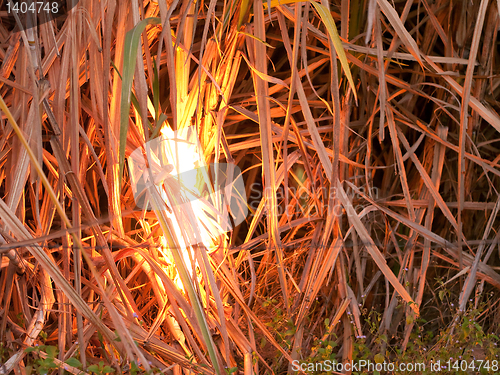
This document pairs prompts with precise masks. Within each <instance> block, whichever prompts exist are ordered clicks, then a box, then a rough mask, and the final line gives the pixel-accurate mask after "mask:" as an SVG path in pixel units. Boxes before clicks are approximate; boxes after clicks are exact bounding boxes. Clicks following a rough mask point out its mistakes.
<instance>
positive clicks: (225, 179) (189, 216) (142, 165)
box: [129, 126, 247, 289]
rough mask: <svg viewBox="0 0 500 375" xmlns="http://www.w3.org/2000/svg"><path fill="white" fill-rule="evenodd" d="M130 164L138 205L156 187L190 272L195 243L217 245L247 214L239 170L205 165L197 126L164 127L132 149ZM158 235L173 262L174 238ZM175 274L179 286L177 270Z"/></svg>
mask: <svg viewBox="0 0 500 375" xmlns="http://www.w3.org/2000/svg"><path fill="white" fill-rule="evenodd" d="M129 168H130V172H131V173H130V175H131V182H132V189H133V192H134V197H135V200H136V205H137V206H138V207H140V208H143V209H151V199H152V198H153V197H152V196H151V190H149V189H154V190H155V192H156V193H158V196H159V198H160V199H159V200H160V203H162V204H164V206H163V207H160V209H161V210H162V211H163V213H164V215H165V216H166V218H167V219H168V222H169V229H170V232H171V234H172V235H173V237H175V238H174V239H173V242H174V243H175V246H176V247H177V248H178V249H180V253H181V254H182V260H183V263H184V266H185V268H186V270H187V271H188V272H189V273H190V274H192V273H193V270H194V269H195V268H196V264H197V263H196V260H195V259H194V253H193V251H192V249H193V247H194V246H197V245H203V246H204V247H205V248H206V249H207V251H208V252H211V251H213V250H215V249H217V248H218V246H219V245H220V244H221V243H222V242H225V241H227V236H226V234H225V233H226V232H227V231H228V230H231V229H232V227H233V225H237V224H239V223H241V222H242V221H243V220H244V218H245V216H246V213H247V206H246V199H245V198H246V197H245V189H244V183H243V180H242V178H241V171H240V170H239V168H238V167H236V166H235V165H233V164H229V163H228V164H226V163H214V164H209V165H206V164H205V162H204V160H203V152H202V148H201V144H200V142H199V139H198V136H197V132H196V127H195V126H190V127H184V128H181V129H179V130H177V131H175V132H174V131H173V130H172V129H171V128H170V127H168V126H166V127H164V128H163V129H162V131H161V136H160V137H158V138H155V139H153V140H151V141H149V142H147V143H146V144H145V147H144V148H138V149H136V150H135V151H134V152H133V153H132V154H131V155H130V157H129ZM159 240H160V244H161V246H159V249H158V250H159V252H160V253H161V254H162V256H163V257H164V259H165V261H166V263H168V264H170V265H172V266H173V265H174V262H173V260H172V254H171V249H170V248H171V247H172V243H170V244H169V242H168V241H167V239H166V237H165V236H160V239H159ZM190 248H191V250H189V249H190ZM174 280H175V282H176V284H177V286H179V288H180V289H183V288H182V283H181V281H180V279H179V275H178V274H177V275H176V276H175V278H174Z"/></svg>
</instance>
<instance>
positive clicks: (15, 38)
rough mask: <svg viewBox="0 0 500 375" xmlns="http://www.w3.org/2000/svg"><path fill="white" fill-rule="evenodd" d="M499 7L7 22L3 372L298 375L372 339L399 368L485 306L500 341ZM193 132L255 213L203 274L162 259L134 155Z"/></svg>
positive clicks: (420, 5) (109, 15) (154, 7)
mask: <svg viewBox="0 0 500 375" xmlns="http://www.w3.org/2000/svg"><path fill="white" fill-rule="evenodd" d="M73 1H74V0H73ZM4 2H5V1H4ZM269 6H270V7H269ZM497 6H498V4H497V2H495V1H487V0H481V1H480V0H472V1H465V0H464V1H446V0H435V1H429V0H421V1H420V0H415V1H414V0H408V1H393V2H388V1H387V0H364V1H363V0H345V1H340V0H331V1H330V2H328V0H321V2H317V3H316V2H297V3H295V2H292V1H282V2H281V3H280V2H279V1H277V0H273V1H269V2H267V3H265V2H264V3H263V2H262V0H254V1H253V2H250V1H248V0H242V1H241V2H240V1H224V2H223V1H217V0H211V1H210V2H208V1H201V2H195V1H190V0H182V1H179V0H173V1H171V0H167V1H166V2H165V1H163V0H159V1H158V2H156V1H153V0H145V1H143V2H142V1H116V0H102V1H99V0H80V1H79V2H78V4H77V5H76V6H75V7H73V8H72V9H71V10H70V11H69V12H68V16H67V17H63V18H59V19H57V20H55V21H50V22H45V23H42V24H40V25H38V26H37V27H35V28H32V29H30V30H27V31H20V30H19V27H18V26H17V25H16V23H15V22H13V21H12V20H11V19H10V18H8V17H7V16H6V14H2V13H0V21H1V22H0V42H1V44H0V61H1V68H0V96H1V97H2V98H3V102H1V103H0V105H1V107H0V111H1V119H0V235H1V236H0V241H1V243H2V244H1V245H0V249H1V250H0V259H1V261H0V264H1V276H0V342H1V347H0V349H1V350H0V363H4V366H3V367H0V374H5V373H9V372H10V370H15V371H16V374H24V373H27V372H26V371H27V370H26V367H25V366H26V365H28V364H30V366H32V367H33V366H34V368H35V370H36V371H40V372H43V371H48V370H46V369H45V368H44V367H43V366H44V365H43V363H41V362H36V361H35V359H37V358H40V357H42V358H44V357H47V356H48V358H50V359H51V360H52V363H54V364H55V366H56V367H59V368H60V366H62V365H61V362H59V361H67V360H68V359H70V358H72V359H74V360H75V359H77V361H68V362H67V363H68V364H67V365H65V366H66V369H67V371H69V372H71V373H74V374H76V373H79V370H78V369H76V367H78V366H79V362H81V363H84V364H86V366H83V367H81V368H80V369H83V370H85V369H87V368H88V365H92V364H94V365H96V364H98V363H99V362H100V361H102V362H103V364H104V365H106V366H110V367H105V368H103V367H102V365H103V364H101V367H100V370H99V371H101V372H100V373H105V370H106V371H107V370H109V371H111V369H114V370H115V371H117V372H118V373H122V372H123V373H128V372H134V371H135V369H137V371H149V370H150V369H151V368H159V369H161V370H164V369H167V370H166V372H167V373H180V372H178V371H181V370H180V368H184V369H189V368H191V369H192V370H193V371H195V372H196V373H204V374H213V373H218V374H222V373H224V371H230V372H231V371H233V372H234V371H236V370H235V368H237V371H239V372H241V373H244V374H251V373H252V371H254V372H255V373H266V372H267V373H271V372H275V373H286V372H289V371H291V370H292V366H291V363H292V361H293V360H295V359H299V360H305V359H307V358H309V359H310V360H314V361H319V360H323V359H325V358H330V357H328V356H329V355H330V354H332V353H333V354H332V355H335V358H337V359H338V360H341V359H344V360H347V359H352V358H353V357H354V358H356V356H361V354H362V350H361V349H360V346H359V343H360V342H361V343H362V347H364V348H370V350H372V352H373V353H380V354H379V355H382V356H384V357H386V358H388V360H392V361H396V360H397V359H398V357H397V356H394V353H401V351H404V350H405V349H408V348H409V345H410V346H411V345H414V344H415V342H417V341H419V340H420V334H422V335H423V334H424V332H431V333H434V334H435V335H436V336H437V335H438V333H439V332H442V331H443V332H444V331H445V330H446V332H447V334H448V336H449V337H452V336H453V334H454V333H453V332H456V331H457V330H460V327H462V329H463V327H464V326H463V324H462V323H461V322H462V321H463V320H462V314H464V313H465V314H468V312H469V311H474V314H473V316H474V317H475V318H476V319H478V320H477V322H478V326H479V327H480V328H481V329H483V330H484V331H485V332H492V331H493V332H495V327H498V326H499V324H500V320H499V317H500V314H499V308H500V307H499V301H500V294H499V293H498V289H499V288H500V274H499V273H498V272H497V271H498V270H499V267H500V262H499V252H498V250H499V247H498V245H499V243H498V241H499V233H498V228H499V227H500V226H499V220H498V218H497V213H498V210H499V209H500V195H499V189H500V166H499V161H500V156H499V155H500V152H499V150H500V137H499V132H500V117H499V116H498V114H497V113H498V112H499V108H500V106H499V103H498V102H497V98H498V95H499V91H500V76H499V74H500V69H499V66H500V65H499V63H498V59H499V57H500V56H499V50H498V40H497V39H498V35H497V31H498V28H499V9H498V8H497ZM68 8H71V7H68ZM144 20H146V21H144ZM134 28H135V29H134ZM132 29H134V30H135V31H136V33H135V38H134V36H133V35H132V33H129V34H127V32H129V31H130V30H132ZM142 30H144V31H142ZM141 32H142V33H141ZM337 33H338V34H337ZM339 35H340V39H339ZM134 42H135V44H134ZM136 46H138V48H136ZM341 47H342V48H341ZM349 78H350V79H349ZM131 91H132V95H130V92H131ZM189 125H193V126H196V129H197V131H198V135H199V138H200V141H201V144H202V146H203V151H204V155H203V157H204V158H205V162H207V163H214V162H225V161H227V162H234V163H236V164H237V165H238V166H239V167H240V168H241V170H242V171H243V179H244V181H245V186H246V195H247V197H248V207H249V210H250V214H249V215H248V216H247V218H246V221H245V222H244V223H243V224H241V225H240V226H238V227H236V228H235V229H234V230H233V231H231V232H229V233H227V235H220V236H218V240H217V241H216V243H215V245H214V244H212V245H214V246H209V245H208V244H205V246H203V245H201V246H195V247H194V251H193V252H192V253H189V254H190V256H191V259H188V261H187V262H188V263H189V262H191V263H192V264H193V265H195V264H196V271H195V272H189V270H192V269H193V268H192V267H187V266H186V265H185V264H184V265H181V264H180V263H182V260H181V259H182V258H181V257H179V253H178V252H177V253H176V250H175V249H171V251H172V256H173V258H174V261H171V260H170V261H167V258H168V257H167V256H166V254H167V253H166V252H161V251H160V250H159V249H160V248H162V247H167V248H168V247H169V246H171V245H172V242H168V241H167V243H165V241H164V240H163V239H164V238H165V236H167V237H168V238H170V237H169V236H173V237H175V234H174V232H175V231H174V230H173V227H172V222H171V220H169V219H168V217H167V214H166V211H167V210H169V209H167V208H165V207H164V208H162V207H160V206H156V209H154V210H145V209H141V208H140V207H137V206H136V203H135V200H134V196H133V191H132V186H131V180H130V174H129V168H127V166H128V164H127V159H126V158H127V157H128V156H129V155H130V153H131V152H133V151H134V150H135V149H136V148H138V147H144V144H145V142H148V141H149V140H151V139H153V138H155V137H157V136H158V134H159V131H160V129H161V128H162V127H171V128H172V129H181V128H183V127H185V126H189ZM179 225H180V226H181V227H182V228H183V230H185V231H187V232H193V231H196V230H197V229H196V228H194V227H193V226H192V222H190V221H189V220H182V221H180V223H179ZM177 235H178V234H177ZM174 242H175V239H174ZM180 250H181V251H182V250H185V249H180ZM185 259H186V258H185ZM175 265H177V266H175ZM176 277H177V279H179V277H180V279H181V280H182V282H183V284H184V286H185V290H183V289H179V285H181V284H182V283H178V282H177V283H176V282H174V279H175V278H176ZM461 324H462V325H461ZM446 327H448V328H446ZM417 335H418V336H417ZM416 337H418V338H419V339H416ZM463 339H464V342H466V343H467V342H468V344H470V345H471V346H475V345H477V344H478V342H475V341H474V340H473V339H470V338H469V337H468V336H467V335H466V336H465V337H464V338H463ZM325 342H326V343H328V344H327V345H324V343H325ZM419 342H421V346H419V348H423V347H425V346H428V348H427V347H426V348H425V349H429V350H430V349H431V347H432V346H436V345H437V346H441V347H446V346H447V345H451V344H450V343H449V342H447V338H446V337H441V338H436V337H434V338H433V337H432V335H431V336H427V341H425V342H424V340H423V339H422V340H421V341H419ZM457 342H458V340H457ZM41 344H45V346H43V347H42V350H38V351H36V352H32V353H29V354H27V353H26V351H25V349H26V348H30V347H33V346H35V345H41ZM54 347H57V349H58V353H56V352H55V351H54ZM460 349H462V347H460ZM415 350H416V352H415V353H416V354H415V355H416V356H417V357H413V359H415V360H417V359H418V353H419V352H418V350H421V349H415ZM464 350H465V348H464ZM481 350H483V352H484V353H483V354H484V356H485V358H489V357H488V355H490V354H489V352H488V351H486V350H485V349H484V348H482V349H481ZM325 353H326V354H325ZM421 354H422V356H423V355H424V354H423V352H421ZM332 358H333V357H332ZM371 358H373V356H372V357H371ZM34 361H35V362H34ZM132 362H135V363H132ZM131 363H132V365H131ZM136 364H137V365H138V367H135V366H136ZM45 365H46V366H48V365H47V363H46V364H45ZM70 365H71V366H70ZM131 366H132V367H131ZM49 367H50V366H49ZM96 368H97V367H96V366H94V367H93V368H89V369H88V370H87V371H88V372H91V371H94V372H98V371H97V370H96ZM44 369H45V370H44ZM225 369H226V370H225ZM229 369H230V370H229ZM51 371H52V370H51ZM57 371H60V373H61V374H62V370H57ZM186 373H188V372H186Z"/></svg>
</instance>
